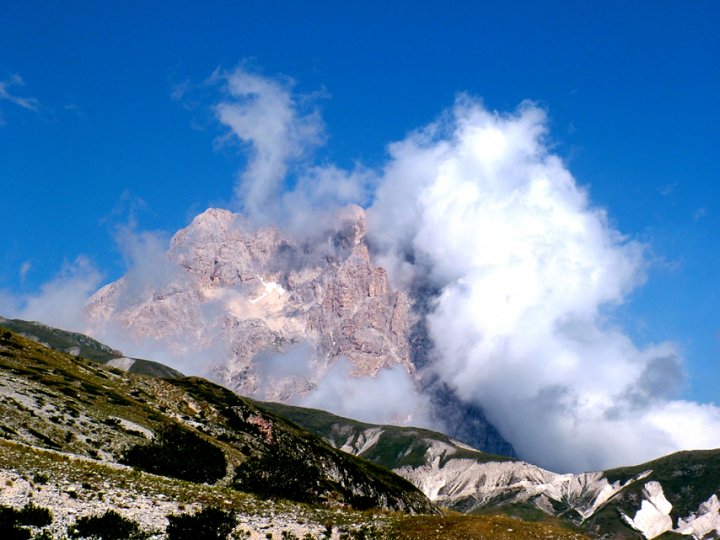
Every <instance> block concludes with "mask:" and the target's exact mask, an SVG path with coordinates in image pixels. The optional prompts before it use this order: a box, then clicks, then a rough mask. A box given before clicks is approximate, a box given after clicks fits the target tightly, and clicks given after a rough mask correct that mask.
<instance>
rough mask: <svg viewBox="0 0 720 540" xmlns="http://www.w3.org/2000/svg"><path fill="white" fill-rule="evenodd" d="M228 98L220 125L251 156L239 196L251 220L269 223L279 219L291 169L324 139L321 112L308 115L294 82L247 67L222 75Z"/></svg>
mask: <svg viewBox="0 0 720 540" xmlns="http://www.w3.org/2000/svg"><path fill="white" fill-rule="evenodd" d="M221 78H222V80H223V81H224V88H225V98H224V100H223V101H221V102H220V103H218V104H217V105H216V106H215V112H216V114H217V117H218V120H219V121H220V122H221V123H222V124H224V125H225V126H227V127H228V128H230V130H231V133H232V134H233V135H235V136H236V137H237V138H239V139H240V140H241V141H242V142H243V143H246V144H248V145H250V147H251V151H250V157H249V161H248V164H247V166H246V168H245V170H244V171H243V172H242V173H241V174H240V177H239V182H238V184H237V185H236V187H235V194H236V196H237V198H238V200H239V201H240V203H241V204H242V208H243V210H244V212H245V213H246V215H248V216H249V217H251V218H252V219H254V220H256V221H259V222H264V221H266V219H267V217H268V215H270V217H274V216H275V215H276V212H272V211H270V212H269V210H271V209H272V208H273V206H275V204H276V201H277V197H278V195H279V194H280V193H282V192H283V191H284V182H285V180H286V177H287V174H288V170H289V167H290V166H291V165H292V164H293V163H295V162H297V161H298V160H301V159H302V158H303V157H306V156H307V155H308V154H309V152H311V151H312V149H313V148H315V147H317V146H318V145H319V144H321V143H322V142H323V140H324V136H325V135H324V131H325V129H324V125H323V122H322V120H321V119H320V115H319V113H318V112H317V110H310V111H309V112H304V111H302V110H301V104H300V103H299V102H298V100H297V99H296V97H295V96H294V95H293V94H292V92H291V87H292V82H290V81H285V82H282V81H279V80H272V79H270V78H267V77H262V76H260V75H256V74H254V73H250V72H248V71H246V70H245V69H243V68H237V69H235V70H234V71H232V72H229V73H225V74H223V75H222V76H221Z"/></svg>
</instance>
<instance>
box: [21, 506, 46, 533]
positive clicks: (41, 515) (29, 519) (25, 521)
mask: <svg viewBox="0 0 720 540" xmlns="http://www.w3.org/2000/svg"><path fill="white" fill-rule="evenodd" d="M18 514H19V515H18V521H19V523H20V524H22V525H31V526H33V527H45V525H50V524H51V523H52V521H53V518H52V514H51V513H50V510H48V509H47V508H43V507H41V506H35V505H34V504H33V503H31V502H29V503H27V504H26V505H25V507H24V508H23V509H22V510H20V512H19V513H18Z"/></svg>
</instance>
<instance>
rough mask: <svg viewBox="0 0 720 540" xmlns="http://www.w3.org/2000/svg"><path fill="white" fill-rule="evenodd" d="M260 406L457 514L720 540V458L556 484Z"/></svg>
mask: <svg viewBox="0 0 720 540" xmlns="http://www.w3.org/2000/svg"><path fill="white" fill-rule="evenodd" d="M260 405H261V407H265V408H268V409H270V410H272V411H275V412H276V413H277V414H280V415H282V416H285V417H286V418H288V419H290V420H292V421H293V422H295V423H297V424H298V425H299V426H301V427H303V428H305V429H307V430H309V431H311V432H313V433H316V434H317V435H319V436H321V437H322V438H323V439H325V440H326V441H327V442H329V443H330V444H332V445H333V446H335V447H336V448H340V449H342V450H345V451H346V452H351V453H354V454H356V455H359V456H362V457H365V458H367V459H369V460H372V461H374V462H376V463H378V464H380V465H383V466H385V467H388V468H390V469H392V470H393V471H394V472H396V473H398V474H399V475H401V476H403V477H405V478H406V479H408V480H409V481H411V482H412V483H413V484H414V485H415V486H417V487H418V488H419V489H420V490H422V491H423V493H425V495H427V496H428V497H429V498H430V499H431V500H432V501H434V502H436V503H438V504H440V505H443V506H446V507H449V508H452V509H454V510H458V511H461V512H466V513H478V512H481V513H487V512H497V511H502V512H506V513H509V514H511V515H517V516H521V517H524V518H529V517H534V518H535V519H537V518H539V517H541V516H542V515H546V516H555V517H558V518H561V519H563V520H565V521H567V522H569V523H572V524H574V525H577V526H580V527H582V528H584V529H585V530H587V531H588V532H591V533H593V534H598V535H605V536H606V537H608V538H642V537H644V538H656V537H659V536H660V535H663V534H665V535H667V534H676V535H680V536H692V537H694V538H718V537H720V513H719V512H720V503H719V502H718V496H720V450H707V451H695V452H680V453H677V454H672V455H670V456H666V457H663V458H660V459H657V460H655V461H651V462H649V463H645V464H642V465H637V466H634V467H625V468H621V469H613V470H610V471H605V472H591V473H583V474H556V473H553V472H550V471H546V470H544V469H541V468H539V467H536V466H534V465H531V464H529V463H525V462H522V461H515V460H511V459H508V458H504V457H500V456H494V455H492V454H487V453H484V452H480V451H478V450H475V449H472V448H470V447H468V446H466V445H464V444H462V443H459V442H458V441H454V440H452V439H451V438H449V437H447V436H445V435H442V434H440V433H435V432H432V431H429V430H423V429H417V428H407V427H397V426H381V425H373V424H367V423H363V422H358V421H356V420H351V419H347V418H342V417H339V416H335V415H333V414H330V413H327V412H325V411H318V410H315V409H304V408H301V407H293V406H289V405H285V404H280V403H261V404H260Z"/></svg>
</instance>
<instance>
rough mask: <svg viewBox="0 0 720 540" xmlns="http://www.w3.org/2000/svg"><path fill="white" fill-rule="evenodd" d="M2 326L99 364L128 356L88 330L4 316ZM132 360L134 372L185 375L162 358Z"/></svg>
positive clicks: (131, 364)
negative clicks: (96, 338)
mask: <svg viewBox="0 0 720 540" xmlns="http://www.w3.org/2000/svg"><path fill="white" fill-rule="evenodd" d="M0 327H4V328H6V329H7V330H10V331H12V332H15V333H17V334H20V335H22V336H25V337H27V338H29V339H32V340H33V341H37V342H38V343H42V344H43V345H45V346H47V347H49V348H50V349H53V350H56V351H61V352H66V353H68V354H72V355H73V356H80V357H82V358H85V359H87V360H92V361H93V362H97V363H99V364H108V363H110V364H112V363H113V361H114V360H118V359H119V358H124V356H123V354H122V352H120V351H117V350H115V349H112V348H111V347H108V346H107V345H105V344H103V343H100V342H99V341H97V340H95V339H93V338H91V337H88V336H86V335H84V334H79V333H77V332H68V331H67V330H60V329H59V328H53V327H51V326H46V325H44V324H42V323H38V322H31V321H22V320H20V319H5V318H2V317H0ZM130 360H132V362H129V364H130V367H129V369H128V371H130V372H131V373H141V374H144V375H151V376H153V377H162V378H168V379H172V378H175V377H182V376H183V374H182V373H180V372H179V371H177V370H175V369H172V368H171V367H168V366H166V365H163V364H160V363H158V362H153V361H150V360H143V359H140V358H132V359H130ZM123 363H124V362H123Z"/></svg>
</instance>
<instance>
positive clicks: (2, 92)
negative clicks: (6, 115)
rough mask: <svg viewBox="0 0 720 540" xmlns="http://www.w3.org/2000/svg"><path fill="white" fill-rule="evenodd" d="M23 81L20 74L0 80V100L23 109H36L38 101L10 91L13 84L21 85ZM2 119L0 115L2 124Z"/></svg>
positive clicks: (0, 123) (38, 104)
mask: <svg viewBox="0 0 720 540" xmlns="http://www.w3.org/2000/svg"><path fill="white" fill-rule="evenodd" d="M24 84H25V82H24V81H23V80H22V77H20V75H12V76H10V77H9V78H7V79H5V80H3V81H0V101H7V102H9V103H12V104H13V105H17V106H18V107H21V108H23V109H26V110H29V111H35V112H37V111H38V108H39V106H40V103H39V102H38V100H37V99H35V98H33V97H25V96H19V95H17V94H15V93H14V92H11V91H10V88H11V87H13V86H23V85H24ZM2 123H3V119H2V116H0V125H2Z"/></svg>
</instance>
